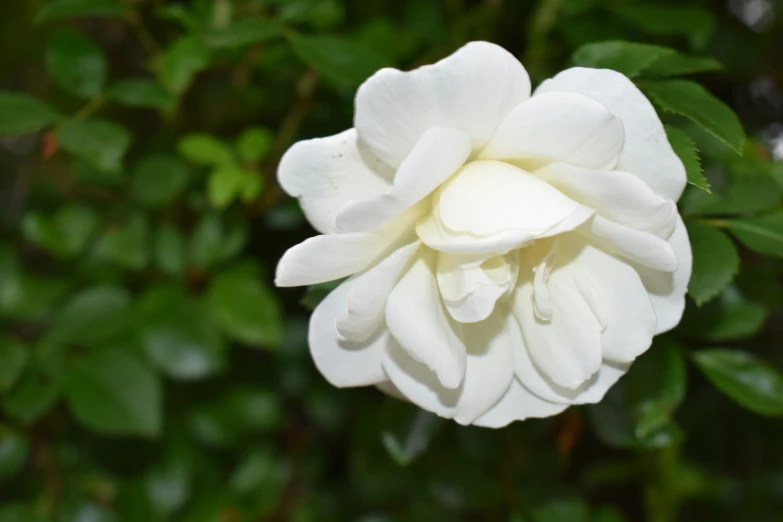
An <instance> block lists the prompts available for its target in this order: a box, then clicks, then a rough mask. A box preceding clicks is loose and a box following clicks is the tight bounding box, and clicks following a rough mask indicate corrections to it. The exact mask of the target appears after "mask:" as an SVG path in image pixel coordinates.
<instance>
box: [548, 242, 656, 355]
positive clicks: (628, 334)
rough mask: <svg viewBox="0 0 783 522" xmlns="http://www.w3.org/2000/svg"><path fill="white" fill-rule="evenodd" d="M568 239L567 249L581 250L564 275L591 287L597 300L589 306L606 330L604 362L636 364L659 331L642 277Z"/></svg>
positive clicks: (604, 330)
mask: <svg viewBox="0 0 783 522" xmlns="http://www.w3.org/2000/svg"><path fill="white" fill-rule="evenodd" d="M569 239H570V240H569V241H567V242H566V244H567V248H571V249H578V253H575V254H574V259H573V261H571V262H570V263H569V265H568V266H567V267H565V268H564V270H563V271H564V272H569V273H571V274H572V277H574V278H584V279H585V282H586V283H592V288H593V289H594V291H595V298H594V299H588V304H590V306H591V308H592V310H593V312H594V313H595V315H596V316H598V317H600V318H601V319H600V322H601V323H602V324H603V327H604V328H603V331H602V332H601V349H602V353H603V358H604V360H610V361H615V362H621V363H624V362H631V361H633V360H634V359H635V358H636V357H637V356H639V355H641V354H642V353H644V352H645V351H646V350H647V349H648V348H649V347H650V345H651V344H652V338H653V335H655V329H656V317H655V310H654V309H653V306H652V303H651V302H650V298H649V296H648V294H647V290H646V289H645V288H644V285H643V284H642V281H641V279H640V278H639V274H637V272H636V270H634V268H633V267H632V266H630V265H629V264H628V263H625V262H623V261H621V260H619V259H617V258H616V257H614V256H612V255H610V254H607V253H606V252H603V251H602V250H600V249H598V248H596V247H594V246H592V245H588V244H583V243H582V244H580V243H581V241H578V240H574V239H573V238H569Z"/></svg>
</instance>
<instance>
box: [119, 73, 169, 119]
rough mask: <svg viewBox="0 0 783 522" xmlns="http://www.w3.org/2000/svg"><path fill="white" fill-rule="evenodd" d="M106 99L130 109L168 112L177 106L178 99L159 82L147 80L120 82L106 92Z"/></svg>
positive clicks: (137, 79) (138, 79)
mask: <svg viewBox="0 0 783 522" xmlns="http://www.w3.org/2000/svg"><path fill="white" fill-rule="evenodd" d="M106 97H107V98H108V99H110V100H113V101H116V102H117V103H120V104H122V105H127V106H128V107H142V108H151V109H160V110H163V111H168V110H171V109H173V108H174V106H175V105H176V104H177V98H176V97H175V96H174V95H173V94H171V93H170V92H169V91H167V90H166V89H164V88H163V87H161V86H160V85H159V84H158V83H157V82H155V81H153V80H148V79H145V78H128V79H125V80H120V81H118V82H117V83H115V84H114V85H112V86H111V87H109V89H108V91H106Z"/></svg>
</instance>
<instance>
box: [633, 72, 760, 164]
mask: <svg viewBox="0 0 783 522" xmlns="http://www.w3.org/2000/svg"><path fill="white" fill-rule="evenodd" d="M642 88H643V89H644V90H645V92H646V93H647V94H648V95H649V96H650V97H651V98H652V100H653V101H654V102H655V103H656V104H657V105H658V106H659V107H660V108H661V109H663V110H664V111H666V112H671V113H674V114H679V115H681V116H685V117H686V118H688V119H690V120H691V121H693V122H694V123H696V124H697V125H700V126H701V127H702V128H703V129H704V130H706V131H707V132H709V133H710V134H712V135H713V136H715V137H716V138H718V139H719V140H721V141H723V142H724V143H725V144H726V145H728V146H729V147H731V148H732V149H733V150H734V151H735V152H737V154H741V153H742V147H743V144H744V143H745V131H744V130H743V129H742V124H741V123H740V121H739V119H738V118H737V115H736V114H734V111H733V110H731V108H729V107H728V106H727V105H726V104H724V103H723V102H722V101H720V100H719V99H718V98H716V97H715V96H713V95H712V94H710V93H709V92H708V91H707V90H706V89H705V88H704V87H702V86H701V85H699V84H698V83H695V82H692V81H689V80H661V81H648V82H644V83H643V84H642Z"/></svg>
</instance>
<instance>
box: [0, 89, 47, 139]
mask: <svg viewBox="0 0 783 522" xmlns="http://www.w3.org/2000/svg"><path fill="white" fill-rule="evenodd" d="M60 118H61V115H60V113H58V112H57V111H56V110H55V109H54V108H52V107H50V106H49V105H47V104H45V103H44V102H42V101H40V100H38V99H36V98H33V97H32V96H30V95H28V94H22V93H16V92H3V91H0V136H7V135H10V134H27V133H28V132H38V131H40V130H41V129H45V128H46V127H48V126H50V125H52V124H54V123H56V122H57V121H58V120H59V119H60Z"/></svg>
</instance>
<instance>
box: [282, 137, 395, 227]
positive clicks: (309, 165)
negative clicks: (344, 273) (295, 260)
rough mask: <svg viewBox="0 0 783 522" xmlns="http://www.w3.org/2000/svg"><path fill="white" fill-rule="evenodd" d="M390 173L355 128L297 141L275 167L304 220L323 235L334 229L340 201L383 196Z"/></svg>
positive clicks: (392, 173)
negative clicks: (305, 218)
mask: <svg viewBox="0 0 783 522" xmlns="http://www.w3.org/2000/svg"><path fill="white" fill-rule="evenodd" d="M393 175H394V171H393V170H392V169H391V168H390V167H388V166H387V165H386V164H384V163H383V162H382V161H381V160H380V159H378V157H376V156H375V155H374V154H373V153H372V152H371V151H370V149H369V148H368V147H367V145H365V144H364V143H362V142H361V140H359V139H358V135H357V134H356V131H355V130H354V129H348V130H347V131H345V132H341V133H340V134H336V135H334V136H329V137H328V138H316V139H312V140H305V141H300V142H298V143H295V144H294V145H293V146H292V147H291V148H290V149H288V151H287V152H286V153H285V155H284V156H283V158H282V159H281V160H280V166H279V167H278V169H277V178H278V181H279V182H280V185H281V186H282V187H283V190H285V191H286V192H287V193H288V194H290V195H291V196H294V197H297V198H299V203H300V205H301V206H302V210H303V211H304V213H305V216H307V219H308V221H310V223H312V225H313V227H315V229H316V230H318V231H319V232H322V233H324V234H328V233H331V232H335V231H336V228H335V224H334V219H335V216H336V215H337V211H338V210H340V209H341V208H342V207H343V205H345V204H346V203H347V202H349V201H352V200H359V199H367V198H371V197H374V196H377V195H379V194H382V193H383V192H385V191H386V190H387V189H388V187H389V186H390V184H391V179H392V176H393Z"/></svg>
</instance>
